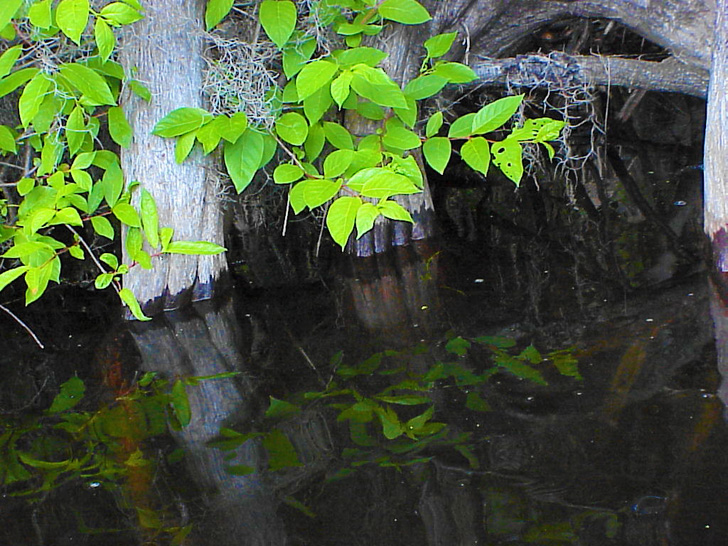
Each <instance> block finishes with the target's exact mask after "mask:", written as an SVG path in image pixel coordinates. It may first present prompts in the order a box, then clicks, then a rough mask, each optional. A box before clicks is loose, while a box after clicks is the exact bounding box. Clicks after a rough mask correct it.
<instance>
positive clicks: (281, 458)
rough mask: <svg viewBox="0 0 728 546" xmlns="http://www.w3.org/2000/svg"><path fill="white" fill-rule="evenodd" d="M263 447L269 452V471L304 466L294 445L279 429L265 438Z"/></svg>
mask: <svg viewBox="0 0 728 546" xmlns="http://www.w3.org/2000/svg"><path fill="white" fill-rule="evenodd" d="M263 447H265V449H266V451H267V452H268V469H269V470H272V471H275V470H281V469H283V468H290V467H294V466H302V465H301V461H299V460H298V454H297V453H296V449H295V448H294V447H293V444H292V443H291V441H290V440H289V439H288V436H286V435H285V434H283V432H282V431H281V430H279V429H273V430H272V431H270V432H269V433H268V434H266V435H265V436H264V437H263Z"/></svg>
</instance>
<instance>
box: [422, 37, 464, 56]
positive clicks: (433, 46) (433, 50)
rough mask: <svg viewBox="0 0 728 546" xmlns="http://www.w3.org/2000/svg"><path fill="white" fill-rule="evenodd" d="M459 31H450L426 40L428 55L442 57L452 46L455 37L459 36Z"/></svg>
mask: <svg viewBox="0 0 728 546" xmlns="http://www.w3.org/2000/svg"><path fill="white" fill-rule="evenodd" d="M457 36H458V33H457V32H448V33H447V34H438V35H437V36H433V37H432V38H428V39H427V40H425V44H424V45H425V49H426V50H427V56H428V57H429V58H430V59H436V58H437V57H442V56H443V55H445V54H446V53H447V52H448V51H450V48H451V47H452V44H453V42H454V41H455V38H457Z"/></svg>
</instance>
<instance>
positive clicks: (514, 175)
mask: <svg viewBox="0 0 728 546" xmlns="http://www.w3.org/2000/svg"><path fill="white" fill-rule="evenodd" d="M322 6H325V7H324V8H323V9H328V10H330V11H328V12H326V14H327V15H326V17H327V19H326V21H327V22H328V23H329V24H330V25H331V26H332V28H333V29H334V31H335V32H337V33H338V34H339V35H340V36H341V37H342V38H343V40H344V42H345V43H346V46H347V47H342V48H340V49H333V51H324V50H323V48H318V47H317V44H316V42H315V41H314V40H313V39H311V38H300V36H301V35H302V32H301V30H300V29H299V30H296V25H297V22H298V21H297V18H298V13H297V10H296V6H295V4H294V3H293V2H291V1H290V0H264V1H262V2H261V3H260V5H259V10H258V17H259V21H260V24H261V26H262V28H263V29H264V31H265V33H266V34H267V36H268V37H269V38H270V40H271V41H272V42H273V43H274V44H275V45H276V46H277V47H278V48H279V49H281V50H282V65H283V72H284V75H285V77H286V78H287V79H288V81H287V82H285V83H284V84H283V86H282V89H281V90H280V92H279V95H278V96H279V98H280V101H281V104H282V108H281V111H280V113H279V114H278V117H277V119H276V122H275V125H274V130H273V131H272V132H271V131H270V130H269V129H266V128H264V127H248V128H243V131H244V132H242V133H241V134H239V135H237V136H238V137H239V138H232V139H226V142H225V143H224V144H223V147H224V152H223V156H224V159H225V165H226V167H227V170H228V174H229V175H230V178H231V180H232V181H233V184H234V185H235V188H236V190H237V191H238V192H241V191H243V190H244V189H245V188H246V187H247V186H248V185H249V184H250V182H251V181H252V179H253V176H254V175H255V173H256V172H257V171H258V170H259V169H261V168H263V167H264V166H265V164H266V163H267V162H268V160H269V159H270V157H271V156H272V155H273V152H274V151H275V149H276V148H278V147H283V148H285V149H286V152H287V153H286V154H285V155H286V156H287V157H288V158H293V159H292V160H288V159H287V160H286V161H287V163H285V164H281V165H279V166H278V167H277V168H276V169H275V170H274V172H273V180H274V182H275V183H277V184H282V185H288V187H289V203H290V205H291V208H292V209H293V212H294V213H296V214H298V213H300V212H302V211H304V210H306V209H313V208H316V207H320V206H326V207H328V208H327V212H326V226H327V228H328V230H329V233H330V235H331V237H332V239H333V240H334V241H335V242H336V243H337V244H338V245H340V246H341V247H342V248H344V247H345V245H346V243H347V241H348V240H349V238H350V236H351V234H352V232H353V231H354V228H356V230H357V234H356V235H357V237H361V236H362V235H363V234H364V233H366V232H367V231H369V230H371V229H372V228H373V227H374V224H375V222H376V221H377V219H378V218H380V217H384V218H388V219H391V220H395V221H406V222H412V217H411V215H410V214H409V213H408V212H407V211H406V210H405V209H404V208H403V207H402V206H401V205H400V204H398V203H397V202H396V200H395V199H393V198H396V196H398V195H408V194H413V193H418V192H421V191H422V189H423V187H424V181H423V176H422V172H421V171H420V167H419V166H418V164H417V162H416V161H415V159H414V154H415V153H419V152H418V150H419V149H420V148H421V149H422V155H423V157H424V159H425V161H426V162H427V163H428V164H429V165H430V167H432V168H433V169H434V170H435V171H437V172H439V173H441V174H442V173H443V172H444V171H445V168H446V167H447V165H448V163H449V161H450V158H451V155H452V150H453V146H452V142H451V141H452V140H455V139H463V140H465V142H464V143H463V145H462V147H461V148H460V154H461V156H462V159H463V160H464V161H465V163H466V164H467V165H469V166H470V167H471V168H473V169H474V170H476V171H478V172H480V173H481V174H482V175H484V176H485V175H487V173H488V169H489V167H490V164H491V162H492V163H493V164H494V165H495V166H496V167H498V168H499V169H501V170H502V171H503V172H504V173H505V174H506V176H508V177H509V178H510V179H511V180H513V182H514V183H516V184H519V183H520V180H521V177H522V174H523V165H522V162H521V146H522V143H523V142H528V143H531V142H535V143H542V144H544V145H545V146H546V148H547V150H548V152H549V154H550V155H552V154H553V149H552V148H551V147H550V146H549V145H548V143H547V141H548V140H554V139H556V138H558V137H559V134H560V130H561V128H562V127H563V122H560V121H556V120H550V119H548V118H544V119H543V120H528V121H526V124H524V126H523V127H522V128H520V129H516V130H515V132H514V135H516V136H515V137H513V136H512V137H506V138H505V139H503V140H500V141H499V140H491V139H490V137H489V135H490V134H492V133H493V132H494V131H500V132H501V133H506V134H507V130H506V128H505V126H506V124H507V123H508V122H509V120H511V118H512V117H513V115H514V114H515V113H517V112H518V110H519V108H520V105H521V102H522V100H523V96H522V95H518V96H513V97H505V98H503V99H500V100H497V101H495V102H493V103H491V104H489V105H486V106H484V107H483V108H481V109H480V110H479V111H478V112H474V113H471V114H467V115H464V116H462V117H460V118H459V119H456V120H454V121H453V122H452V124H450V126H449V128H448V133H447V136H439V133H440V131H441V128H442V126H443V124H444V117H443V115H442V113H441V112H437V113H436V114H434V115H433V116H432V117H431V118H430V120H429V121H428V122H427V124H426V127H425V128H424V136H423V135H422V134H421V131H422V129H421V124H420V123H419V118H418V116H419V108H418V104H417V102H418V101H421V100H424V99H427V98H430V97H432V96H434V95H436V94H437V93H439V92H440V91H441V90H442V89H443V88H444V87H445V86H447V85H449V84H463V83H468V82H471V81H473V80H475V79H476V75H475V73H474V72H473V70H472V69H471V68H470V67H468V66H466V65H463V64H461V63H457V62H452V61H444V60H442V59H441V58H442V57H444V56H445V55H446V54H447V53H448V52H449V51H450V49H451V48H452V46H453V44H454V43H455V41H456V40H457V33H448V34H442V35H437V36H433V37H431V38H429V39H428V40H426V41H425V42H424V49H425V51H426V55H425V57H424V59H423V62H422V66H421V70H420V74H419V75H418V76H417V77H416V78H414V79H413V80H412V81H410V82H408V83H407V84H406V85H405V86H404V88H401V87H400V86H399V85H398V84H397V83H395V81H394V80H393V79H392V78H391V76H390V75H389V74H387V73H386V72H385V71H384V70H383V69H382V67H381V66H380V64H381V63H382V61H384V60H385V58H386V57H387V54H386V53H385V52H384V51H381V50H379V49H377V48H374V47H369V46H363V45H362V44H361V41H362V38H363V37H364V36H373V35H376V34H378V33H380V32H381V31H382V29H383V28H384V25H385V24H391V23H399V24H407V25H416V24H421V23H424V22H426V21H429V20H430V19H431V17H430V14H429V13H428V12H427V9H426V8H425V7H424V6H423V5H422V4H421V3H419V2H417V1H416V0H384V1H381V2H373V1H369V0H326V1H325V2H323V3H322ZM229 10H230V7H229V2H228V1H227V0H209V1H208V7H207V19H206V22H207V26H208V28H210V27H211V26H214V25H215V24H217V23H218V22H219V21H220V20H221V17H223V16H224V14H225V13H227V12H228V11H229ZM191 110H194V112H191ZM347 110H348V111H350V112H356V113H357V114H359V115H360V116H362V117H364V118H366V119H368V120H372V121H374V122H378V124H379V129H377V130H373V131H372V132H371V134H367V135H352V134H351V133H350V132H349V130H348V129H347V127H346V126H345V125H342V123H340V122H339V121H336V120H341V119H342V117H341V116H339V115H338V114H339V113H340V112H341V111H347ZM180 111H184V112H185V116H179V112H180ZM175 116H178V117H182V118H183V119H176V117H175ZM221 117H225V116H218V117H216V118H213V117H212V116H210V115H209V114H206V113H205V112H203V111H199V110H196V109H186V108H180V109H179V110H175V111H174V112H171V113H170V114H169V115H168V116H166V117H165V118H164V119H163V120H160V122H159V125H158V126H157V129H156V130H155V132H156V134H159V135H160V136H163V137H176V138H178V143H177V146H178V154H177V158H178V160H179V161H182V160H184V158H185V157H187V155H188V154H189V153H190V152H191V150H192V148H193V146H194V144H195V142H196V141H198V142H200V143H201V144H202V145H203V151H204V152H205V153H210V152H211V151H212V149H213V148H214V147H215V146H217V145H218V143H219V142H220V138H219V137H217V136H216V135H215V134H214V133H215V132H216V131H218V129H217V123H218V120H219V119H220V118H221ZM221 126H222V125H221ZM519 135H520V136H519ZM497 136H498V137H502V134H498V135H497ZM221 138H222V139H225V136H224V135H223V136H221ZM266 150H271V152H270V154H267V153H266Z"/></svg>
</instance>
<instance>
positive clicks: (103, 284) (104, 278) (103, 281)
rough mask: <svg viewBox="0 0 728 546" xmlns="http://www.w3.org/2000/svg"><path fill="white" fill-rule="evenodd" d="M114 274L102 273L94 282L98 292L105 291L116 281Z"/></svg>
mask: <svg viewBox="0 0 728 546" xmlns="http://www.w3.org/2000/svg"><path fill="white" fill-rule="evenodd" d="M114 275H115V274H114V273H101V274H99V275H98V276H97V277H96V279H95V280H94V287H95V288H96V290H104V289H105V288H107V287H108V286H109V285H110V284H111V283H112V282H113V280H114Z"/></svg>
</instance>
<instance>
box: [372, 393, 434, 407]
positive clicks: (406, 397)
mask: <svg viewBox="0 0 728 546" xmlns="http://www.w3.org/2000/svg"><path fill="white" fill-rule="evenodd" d="M374 398H376V399H377V400H380V401H382V402H387V403H388V404H398V405H400V406H419V405H420V404H428V403H431V402H432V399H431V398H430V397H429V396H422V395H419V394H400V395H396V396H393V395H388V394H380V395H377V396H375V397H374Z"/></svg>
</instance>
